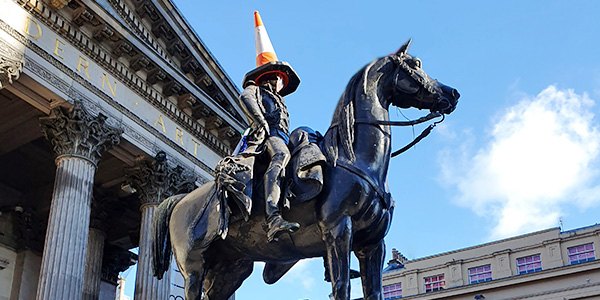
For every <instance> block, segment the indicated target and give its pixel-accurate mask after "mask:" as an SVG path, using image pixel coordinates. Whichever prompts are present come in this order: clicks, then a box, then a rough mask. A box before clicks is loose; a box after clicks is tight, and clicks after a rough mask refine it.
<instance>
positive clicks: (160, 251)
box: [152, 194, 187, 279]
mask: <svg viewBox="0 0 600 300" xmlns="http://www.w3.org/2000/svg"><path fill="white" fill-rule="evenodd" d="M186 195H187V194H179V195H175V196H171V197H169V198H167V199H166V200H165V201H163V202H162V203H161V204H160V205H159V206H158V208H157V209H156V211H155V212H154V220H153V221H152V249H153V250H154V251H153V254H152V269H153V270H154V276H155V277H157V278H158V279H162V277H163V275H164V274H165V272H166V271H168V270H169V263H170V262H171V254H172V252H173V251H172V250H171V237H170V235H169V219H170V218H171V213H172V212H173V208H175V205H176V204H177V203H179V201H180V200H181V199H182V198H183V197H185V196H186Z"/></svg>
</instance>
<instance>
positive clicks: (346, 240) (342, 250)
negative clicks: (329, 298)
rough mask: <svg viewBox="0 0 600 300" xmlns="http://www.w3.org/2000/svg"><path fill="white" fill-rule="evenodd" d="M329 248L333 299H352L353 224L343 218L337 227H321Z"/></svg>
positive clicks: (328, 262)
mask: <svg viewBox="0 0 600 300" xmlns="http://www.w3.org/2000/svg"><path fill="white" fill-rule="evenodd" d="M321 230H322V232H323V235H324V240H325V244H326V246H327V257H326V259H327V264H328V265H329V274H330V277H331V285H332V286H333V297H334V299H335V300H348V299H350V247H351V245H352V222H351V220H350V217H348V216H346V217H343V218H342V219H341V220H340V221H339V222H338V223H337V224H336V225H335V226H332V227H328V228H326V226H324V225H321Z"/></svg>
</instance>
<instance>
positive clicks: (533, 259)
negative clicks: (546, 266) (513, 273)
mask: <svg viewBox="0 0 600 300" xmlns="http://www.w3.org/2000/svg"><path fill="white" fill-rule="evenodd" d="M517 270H518V271H519V275H521V274H527V273H533V272H537V271H541V270H542V258H541V256H540V255H539V254H537V255H532V256H527V257H521V258H517Z"/></svg>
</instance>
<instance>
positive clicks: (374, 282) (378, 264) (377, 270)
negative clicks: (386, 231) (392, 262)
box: [354, 240, 385, 300]
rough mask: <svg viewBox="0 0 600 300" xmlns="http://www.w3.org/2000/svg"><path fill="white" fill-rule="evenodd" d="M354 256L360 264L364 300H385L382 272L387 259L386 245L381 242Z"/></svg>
mask: <svg viewBox="0 0 600 300" xmlns="http://www.w3.org/2000/svg"><path fill="white" fill-rule="evenodd" d="M354 254H356V257H357V258H358V261H359V263H360V277H361V280H362V285H363V294H364V299H365V300H383V293H382V292H381V291H382V287H381V279H382V278H381V270H382V269H383V259H384V257H385V243H384V242H383V240H380V241H379V242H378V243H375V244H373V245H369V246H366V247H362V248H361V249H359V250H358V251H354Z"/></svg>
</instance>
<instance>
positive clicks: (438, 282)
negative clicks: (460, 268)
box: [425, 275, 446, 293]
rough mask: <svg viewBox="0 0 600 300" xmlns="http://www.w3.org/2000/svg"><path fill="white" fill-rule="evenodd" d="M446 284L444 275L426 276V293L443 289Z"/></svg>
mask: <svg viewBox="0 0 600 300" xmlns="http://www.w3.org/2000/svg"><path fill="white" fill-rule="evenodd" d="M444 286H446V281H444V275H436V276H431V277H425V293H429V292H433V291H441V290H443V289H444Z"/></svg>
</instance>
